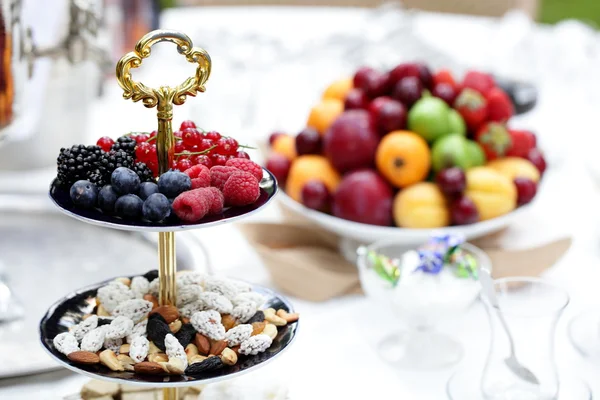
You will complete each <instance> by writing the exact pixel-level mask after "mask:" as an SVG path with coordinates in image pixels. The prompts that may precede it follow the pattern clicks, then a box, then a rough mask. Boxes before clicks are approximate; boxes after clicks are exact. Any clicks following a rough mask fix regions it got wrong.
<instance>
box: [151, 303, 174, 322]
mask: <svg viewBox="0 0 600 400" xmlns="http://www.w3.org/2000/svg"><path fill="white" fill-rule="evenodd" d="M156 313H158V314H160V315H161V316H162V317H163V318H164V319H165V321H166V323H167V324H170V323H171V322H173V321H175V320H176V319H177V318H179V310H177V307H175V306H170V305H166V306H159V307H157V308H155V309H154V310H152V311H151V312H150V315H152V314H156Z"/></svg>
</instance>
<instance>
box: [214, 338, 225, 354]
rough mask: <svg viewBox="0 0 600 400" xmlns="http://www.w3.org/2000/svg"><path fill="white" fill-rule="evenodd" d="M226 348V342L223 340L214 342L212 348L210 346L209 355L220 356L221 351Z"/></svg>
mask: <svg viewBox="0 0 600 400" xmlns="http://www.w3.org/2000/svg"><path fill="white" fill-rule="evenodd" d="M226 347H227V342H226V341H224V340H216V341H214V342H213V344H212V346H210V354H212V355H215V356H218V355H220V354H221V352H222V351H223V349H225V348H226Z"/></svg>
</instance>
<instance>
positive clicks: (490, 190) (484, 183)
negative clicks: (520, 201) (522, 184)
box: [465, 167, 517, 221]
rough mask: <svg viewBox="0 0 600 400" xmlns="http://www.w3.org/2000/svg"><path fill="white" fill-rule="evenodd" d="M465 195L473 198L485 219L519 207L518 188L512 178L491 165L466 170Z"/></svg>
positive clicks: (480, 214)
mask: <svg viewBox="0 0 600 400" xmlns="http://www.w3.org/2000/svg"><path fill="white" fill-rule="evenodd" d="M466 178H467V189H466V190H465V195H466V196H467V197H469V198H470V199H471V200H473V203H475V207H477V211H478V212H479V218H480V219H481V220H482V221H484V220H487V219H492V218H496V217H499V216H501V215H504V214H506V213H509V212H511V211H512V210H514V209H515V207H517V188H516V186H515V184H514V183H513V181H512V179H510V178H508V177H507V176H505V175H503V174H501V173H500V172H498V171H496V170H495V169H493V168H490V167H475V168H471V169H468V170H467V171H466Z"/></svg>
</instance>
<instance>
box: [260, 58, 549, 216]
mask: <svg viewBox="0 0 600 400" xmlns="http://www.w3.org/2000/svg"><path fill="white" fill-rule="evenodd" d="M513 114H514V106H513V104H512V102H511V100H510V97H509V96H508V95H507V94H506V93H505V92H504V91H503V90H502V89H501V88H500V87H499V86H498V85H497V84H496V82H495V80H494V78H493V77H492V76H491V75H489V74H487V73H484V72H481V71H468V72H467V73H466V74H465V76H464V77H463V78H462V79H458V77H456V76H455V75H454V74H453V73H452V72H450V71H449V70H440V71H437V72H434V71H432V70H430V69H429V68H428V67H427V66H426V65H425V64H422V63H403V64H400V65H398V66H396V67H394V68H392V69H391V70H389V71H378V70H376V69H373V68H370V67H363V68H360V69H359V70H357V71H356V73H355V74H354V76H353V77H350V78H346V79H341V80H338V81H335V82H333V83H332V84H331V85H329V86H328V87H327V88H326V90H325V91H324V93H323V96H322V99H321V100H320V102H319V103H318V104H317V105H315V106H314V107H313V108H312V109H311V111H310V113H309V116H308V120H307V123H306V128H304V129H303V130H301V131H300V132H299V133H298V134H297V135H294V136H292V135H287V134H285V133H283V132H274V133H273V134H272V135H271V136H270V138H269V144H270V149H271V152H270V156H269V157H268V160H267V163H266V168H267V169H269V170H270V171H271V172H272V173H273V175H275V177H276V178H277V180H278V181H279V182H280V183H281V184H282V186H284V187H285V191H286V193H287V194H288V196H290V197H291V198H292V199H294V200H295V201H297V202H300V203H302V204H303V205H304V206H306V207H308V208H310V209H314V210H317V211H321V212H325V213H330V214H332V215H334V216H336V217H339V218H343V219H348V220H351V221H355V222H361V223H365V224H372V225H382V226H394V225H395V226H398V227H405V228H438V227H444V226H448V225H465V224H471V223H475V222H478V221H483V220H488V219H492V218H496V217H499V216H501V215H504V214H506V213H508V212H511V211H512V210H514V209H515V208H516V207H519V206H521V205H524V204H527V203H529V202H530V201H531V200H532V199H533V198H534V196H535V194H536V192H537V185H538V182H539V180H540V178H541V175H542V174H543V173H544V171H545V169H546V161H545V159H544V156H543V153H542V152H541V151H540V150H539V149H538V147H537V140H536V136H535V134H534V133H533V132H531V131H528V130H521V129H514V128H512V127H509V126H508V122H509V120H510V119H511V117H512V116H513Z"/></svg>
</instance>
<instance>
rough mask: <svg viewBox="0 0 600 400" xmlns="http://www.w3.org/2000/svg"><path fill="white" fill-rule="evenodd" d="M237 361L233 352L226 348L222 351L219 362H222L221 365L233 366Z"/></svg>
mask: <svg viewBox="0 0 600 400" xmlns="http://www.w3.org/2000/svg"><path fill="white" fill-rule="evenodd" d="M237 360H238V357H237V354H236V353H235V351H233V350H231V349H230V348H228V347H226V348H224V349H223V352H222V353H221V361H222V362H223V364H225V365H235V364H236V363H237Z"/></svg>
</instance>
